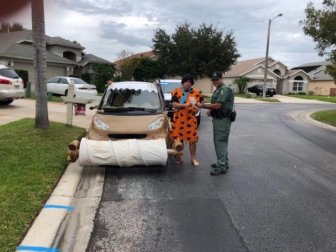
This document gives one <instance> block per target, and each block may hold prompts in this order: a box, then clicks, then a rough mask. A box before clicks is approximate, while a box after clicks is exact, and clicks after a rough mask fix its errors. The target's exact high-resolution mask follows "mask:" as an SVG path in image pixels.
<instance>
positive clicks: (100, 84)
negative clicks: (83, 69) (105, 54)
mask: <svg viewBox="0 0 336 252" xmlns="http://www.w3.org/2000/svg"><path fill="white" fill-rule="evenodd" d="M92 69H93V71H94V74H95V77H94V84H95V85H96V87H97V90H98V92H99V93H103V92H104V91H105V85H106V82H107V81H108V80H112V79H113V78H114V75H115V68H114V67H113V66H112V65H107V64H102V63H95V64H93V66H92Z"/></svg>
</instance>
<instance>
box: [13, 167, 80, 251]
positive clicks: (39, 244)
mask: <svg viewBox="0 0 336 252" xmlns="http://www.w3.org/2000/svg"><path fill="white" fill-rule="evenodd" d="M82 171H83V167H81V166H80V165H79V164H78V163H77V162H76V163H70V164H69V165H68V167H67V169H66V171H65V173H64V175H63V176H62V178H61V179H60V181H59V182H58V184H57V186H56V188H55V189H54V191H53V193H52V194H51V196H50V197H49V199H48V201H47V202H46V204H45V206H44V207H43V208H42V210H41V212H40V213H39V215H38V216H37V218H36V219H35V221H34V223H33V225H32V226H31V227H30V229H29V231H28V233H27V234H26V235H25V237H24V239H23V240H22V242H21V244H20V245H19V246H18V247H17V248H16V251H51V252H56V251H59V249H58V246H59V244H58V243H59V237H60V236H61V234H62V233H63V232H64V229H65V227H66V224H67V218H68V216H69V213H71V211H72V210H73V206H72V203H73V201H74V197H75V193H76V190H77V187H78V185H79V182H80V180H81V175H82ZM43 249H44V250H43Z"/></svg>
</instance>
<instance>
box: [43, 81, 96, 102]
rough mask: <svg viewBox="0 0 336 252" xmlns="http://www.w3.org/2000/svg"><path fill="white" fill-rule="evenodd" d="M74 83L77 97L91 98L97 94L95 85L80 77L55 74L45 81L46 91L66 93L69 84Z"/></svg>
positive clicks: (57, 93) (58, 93)
mask: <svg viewBox="0 0 336 252" xmlns="http://www.w3.org/2000/svg"><path fill="white" fill-rule="evenodd" d="M71 82H72V83H73V84H74V91H75V96H76V97H77V98H84V99H93V98H94V97H95V96H96V95H97V89H96V86H95V85H92V84H88V83H86V82H85V81H83V80H82V79H80V78H76V77H68V76H57V77H54V78H52V79H50V80H48V82H47V91H48V92H49V93H53V94H56V95H65V96H66V95H67V94H68V89H69V84H70V83H71Z"/></svg>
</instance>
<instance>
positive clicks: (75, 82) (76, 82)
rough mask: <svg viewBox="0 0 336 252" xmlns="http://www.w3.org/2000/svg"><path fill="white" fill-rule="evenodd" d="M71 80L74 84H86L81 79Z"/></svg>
mask: <svg viewBox="0 0 336 252" xmlns="http://www.w3.org/2000/svg"><path fill="white" fill-rule="evenodd" d="M71 80H72V81H73V82H74V84H87V83H86V82H85V81H83V80H82V79H77V78H71Z"/></svg>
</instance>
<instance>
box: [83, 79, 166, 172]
mask: <svg viewBox="0 0 336 252" xmlns="http://www.w3.org/2000/svg"><path fill="white" fill-rule="evenodd" d="M94 108H96V109H97V111H96V113H95V114H94V116H93V118H92V122H91V125H90V128H89V130H88V132H87V135H86V137H85V138H82V140H81V141H80V148H79V163H80V164H82V165H112V166H121V167H123V166H136V165H143V166H151V165H162V166H165V165H166V162H167V157H168V147H169V146H170V143H169V129H170V128H169V127H170V126H169V120H168V117H167V114H166V112H165V109H164V101H163V98H162V94H161V93H160V90H159V87H158V86H157V85H156V84H154V83H149V82H136V81H124V82H114V83H112V84H111V85H109V86H108V87H107V89H106V91H105V93H104V95H103V97H102V99H101V101H100V103H99V105H98V106H95V107H91V109H94Z"/></svg>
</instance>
